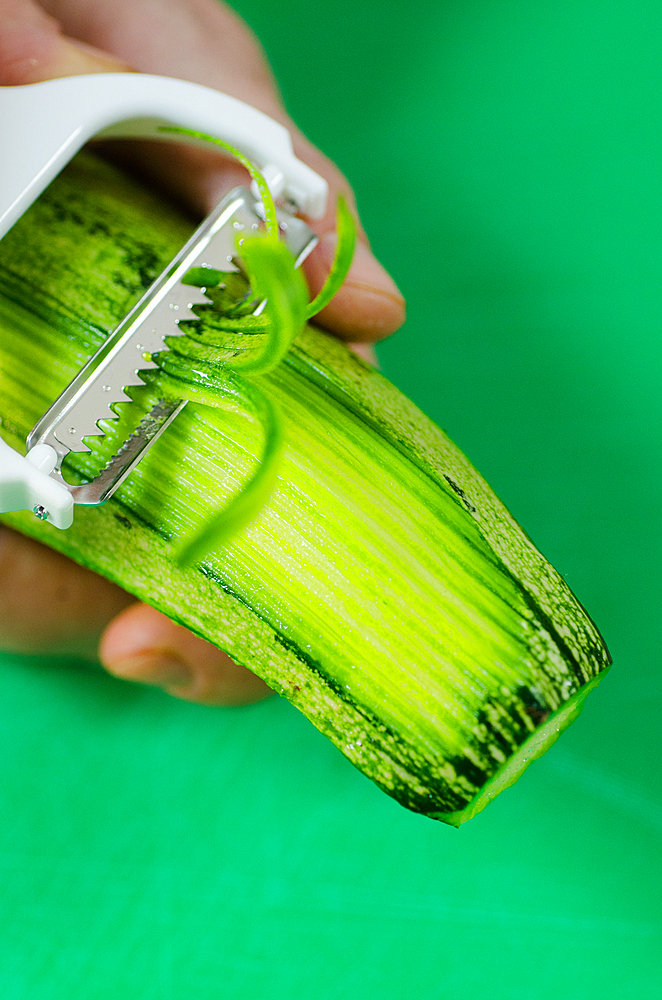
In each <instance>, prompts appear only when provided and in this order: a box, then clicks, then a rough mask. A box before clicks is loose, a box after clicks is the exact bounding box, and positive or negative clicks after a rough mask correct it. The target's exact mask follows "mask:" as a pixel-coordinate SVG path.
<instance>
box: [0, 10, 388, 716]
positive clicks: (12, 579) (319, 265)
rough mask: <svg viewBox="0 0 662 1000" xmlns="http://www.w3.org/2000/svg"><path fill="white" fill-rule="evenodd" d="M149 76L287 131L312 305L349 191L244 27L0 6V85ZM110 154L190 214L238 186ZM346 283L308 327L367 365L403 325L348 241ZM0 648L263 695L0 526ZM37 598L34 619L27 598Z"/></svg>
mask: <svg viewBox="0 0 662 1000" xmlns="http://www.w3.org/2000/svg"><path fill="white" fill-rule="evenodd" d="M130 70H137V71H139V72H147V73H155V74H160V75H163V76H175V77H179V78H181V79H186V80H191V81H193V82H195V83H201V84H204V85H205V86H208V87H213V88H216V89H218V90H220V91H223V92H224V93H227V94H231V95H232V96H234V97H237V98H239V99H240V100H243V101H245V102H246V103H248V104H252V105H253V106H254V107H256V108H259V109H260V110H261V111H264V112H265V113H266V114H268V115H270V116H271V117H272V118H275V119H276V120H278V121H280V122H281V123H282V124H284V125H285V126H286V127H287V128H288V129H289V131H290V133H291V135H292V139H293V144H294V150H295V153H296V155H297V156H298V157H299V158H300V159H301V160H303V161H304V162H306V163H308V164H309V165H310V166H311V167H313V169H314V170H316V171H317V172H318V173H319V174H321V175H322V176H323V177H325V178H326V180H327V181H328V183H329V209H328V212H327V214H326V216H325V217H324V218H323V219H321V220H318V221H315V222H312V223H310V224H311V226H312V228H314V229H315V230H316V231H317V232H318V233H319V235H320V243H319V244H318V246H317V247H316V248H315V250H314V251H313V253H312V254H311V255H310V257H309V258H308V260H307V261H306V263H305V265H304V268H305V273H306V278H307V280H308V283H309V285H310V290H311V295H314V294H316V292H317V291H318V290H319V288H320V287H321V286H322V284H323V282H324V279H325V277H326V275H327V273H328V270H329V267H330V264H331V261H332V259H333V254H334V250H335V232H334V222H335V203H336V200H337V196H338V194H340V193H343V194H344V195H345V197H346V198H347V200H348V202H349V203H350V205H353V204H354V201H353V197H352V193H351V189H350V187H349V185H348V182H347V181H346V179H345V178H344V177H343V176H342V174H341V173H340V172H339V171H338V169H337V168H336V167H335V166H334V165H333V164H332V163H331V162H330V161H329V160H328V159H326V157H324V156H323V154H322V153H320V152H319V150H317V149H316V148H315V147H314V146H313V145H312V144H311V143H310V142H308V140H307V139H306V138H305V137H304V136H303V135H302V134H301V133H300V132H299V130H298V129H297V128H296V126H295V125H294V124H293V123H292V121H291V120H290V119H289V118H288V115H287V113H286V111H285V109H284V108H283V105H282V102H281V100H280V97H279V94H278V91H277V88H276V84H275V82H274V80H273V77H272V75H271V73H270V70H269V68H268V66H267V64H266V61H265V58H264V55H263V53H262V51H261V49H260V47H259V44H258V43H257V41H256V40H255V38H254V37H253V36H252V35H251V33H250V31H249V30H248V28H247V27H246V26H245V25H244V24H243V22H242V21H241V20H240V19H239V18H238V17H237V15H236V14H234V12H233V11H231V10H230V9H229V8H227V7H225V6H223V5H222V4H219V3H217V2H216V0H115V2H114V3H113V4H107V5H105V4H99V3H97V2H95V0H40V3H39V4H37V3H36V2H34V0H0V85H20V84H27V83H36V82H39V81H41V80H48V79H54V78H56V77H63V76H74V75H79V74H85V73H99V72H101V73H108V72H126V71H130ZM160 153H161V149H160V144H158V143H132V144H128V143H127V144H123V146H122V156H123V157H125V158H126V160H127V161H129V162H130V163H131V164H132V165H133V166H134V167H136V168H137V169H139V170H140V171H141V172H143V173H144V174H146V175H148V176H151V177H153V178H154V179H155V180H157V181H158V182H159V183H160V184H161V185H163V186H165V187H167V188H169V189H170V190H171V191H173V192H174V193H176V194H177V195H178V196H179V197H180V198H182V199H184V200H185V201H186V202H187V203H188V204H189V206H191V207H192V208H193V209H194V210H196V211H197V212H198V213H199V214H200V215H201V216H202V215H204V214H206V213H207V212H209V211H210V210H211V208H212V207H213V206H214V205H215V204H216V203H217V202H218V201H219V200H220V198H221V197H222V196H223V195H224V194H225V193H226V192H227V191H229V190H230V189H231V188H232V187H234V186H235V185H236V184H238V183H244V182H245V179H246V175H245V174H244V172H243V170H242V168H241V167H239V166H238V165H237V164H236V163H234V162H232V161H230V160H228V159H226V158H224V157H222V156H220V155H219V154H217V153H216V152H215V151H213V152H206V151H203V150H198V149H193V148H191V147H186V146H176V147H169V150H168V155H167V156H162V155H160ZM359 232H360V239H359V241H358V243H357V251H356V253H355V258H354V262H353V264H352V268H351V270H350V273H349V275H348V279H347V281H346V282H345V285H344V286H343V288H342V289H341V290H340V292H339V293H338V294H337V296H336V297H335V299H334V300H333V301H332V302H331V303H330V304H329V305H328V306H327V307H326V309H324V310H323V311H322V312H321V313H320V314H319V315H318V316H317V317H316V322H319V323H320V325H322V326H324V327H326V328H327V329H328V330H329V331H330V332H332V333H334V334H336V335H337V336H339V337H342V338H343V339H345V340H348V341H350V342H352V346H353V347H354V349H355V350H358V351H359V352H360V353H362V354H363V355H364V357H368V358H369V357H370V351H371V348H370V344H371V342H372V341H375V340H379V339H381V338H382V337H384V336H388V335H389V334H391V333H393V332H394V331H395V330H396V329H398V327H399V326H400V325H401V324H402V322H403V320H404V302H403V299H402V296H401V295H400V293H399V292H398V289H397V287H396V286H395V284H394V283H393V281H392V279H391V278H390V277H389V275H388V274H387V273H386V271H384V269H383V268H382V267H381V265H380V264H379V263H378V262H377V260H376V259H375V258H374V257H373V255H372V254H371V252H370V250H369V248H368V245H367V242H366V239H365V235H364V234H363V232H362V231H361V230H360V231H359ZM0 580H1V581H2V583H1V584H0V644H1V645H2V646H3V648H5V649H6V650H13V651H17V652H24V653H61V654H71V655H77V656H83V657H87V658H90V659H97V658H98V659H100V660H101V663H102V664H103V666H105V667H106V669H107V670H109V671H110V672H111V673H113V674H115V675H116V676H119V677H122V678H124V679H126V680H132V681H137V682H141V683H146V684H154V685H156V686H159V687H162V688H164V689H165V690H166V691H168V692H169V693H171V694H174V695H176V696H178V697H181V698H185V699H187V700H192V701H198V702H201V703H205V704H225V705H228V704H240V703H244V702H250V701H254V700H257V699H259V698H261V697H264V696H265V695H266V694H268V693H269V689H268V688H267V687H266V685H264V684H263V682H262V681H261V680H259V678H257V677H256V676H255V675H254V674H252V673H251V672H250V671H248V670H246V669H245V668H243V667H238V666H237V665H235V664H234V663H233V662H232V661H231V660H230V659H229V657H227V656H226V655H225V654H224V653H222V652H221V651H220V650H218V649H216V647H214V646H212V645H210V644H209V643H207V642H205V641H204V640H202V639H200V638H199V637H197V636H194V635H193V634H192V633H190V632H188V631H187V630H186V629H184V628H182V627H181V626H179V625H175V624H174V623H173V622H171V621H170V620H169V619H168V618H166V617H165V616H164V615H162V614H160V613H159V612H157V611H156V610H155V609H154V608H151V607H149V606H147V605H144V604H137V603H135V601H134V599H133V598H132V597H131V596H130V595H129V594H126V593H125V592H124V591H122V590H120V589H119V588H118V587H115V586H114V585H113V584H111V583H109V582H108V581H107V580H104V579H103V578H101V577H98V576H95V575H94V574H92V573H90V572H89V571H88V570H84V569H82V568H81V567H79V566H77V565H75V564H74V563H72V562H70V561H69V560H67V559H65V558H64V557H63V556H61V555H59V554H58V553H56V552H53V551H51V550H49V549H47V548H45V547H44V546H42V545H39V544H38V543H36V542H33V541H30V540H29V539H26V538H24V537H22V536H20V535H18V534H16V533H15V532H12V531H9V530H8V529H3V528H0ZM35 593H39V602H38V607H37V606H36V605H35V602H34V600H33V598H34V594H35Z"/></svg>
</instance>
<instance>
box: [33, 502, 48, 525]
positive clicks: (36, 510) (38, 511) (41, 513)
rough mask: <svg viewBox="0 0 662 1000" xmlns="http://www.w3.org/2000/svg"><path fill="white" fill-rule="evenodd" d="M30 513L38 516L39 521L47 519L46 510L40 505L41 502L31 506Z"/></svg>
mask: <svg viewBox="0 0 662 1000" xmlns="http://www.w3.org/2000/svg"><path fill="white" fill-rule="evenodd" d="M32 513H33V514H35V516H36V517H38V518H39V520H40V521H46V520H47V519H48V511H47V510H46V508H45V507H42V506H41V504H38V505H37V506H36V507H33V508H32Z"/></svg>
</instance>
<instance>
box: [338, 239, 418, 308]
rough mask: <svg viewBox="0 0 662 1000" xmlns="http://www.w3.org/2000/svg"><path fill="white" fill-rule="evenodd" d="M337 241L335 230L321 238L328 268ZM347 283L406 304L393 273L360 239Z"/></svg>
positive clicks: (400, 303)
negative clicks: (392, 275)
mask: <svg viewBox="0 0 662 1000" xmlns="http://www.w3.org/2000/svg"><path fill="white" fill-rule="evenodd" d="M337 243H338V235H337V233H335V232H332V233H325V235H324V236H323V237H322V239H321V240H320V248H319V254H320V256H321V257H322V259H323V260H324V263H325V265H326V267H327V268H330V267H331V264H332V263H333V258H334V255H335V252H336V245H337ZM345 284H346V285H351V286H352V287H354V288H361V289H363V290H364V291H367V292H375V293H377V294H378V295H384V296H386V297H387V298H389V299H392V300H393V301H394V302H397V303H398V304H399V305H403V304H404V297H403V295H402V293H401V292H400V289H399V288H398V286H397V285H396V283H395V282H394V280H393V278H392V277H391V275H390V274H389V273H388V271H387V270H386V269H385V268H384V267H382V265H381V264H380V263H379V261H378V260H377V258H376V257H375V256H374V254H373V253H372V252H371V251H370V250H369V249H368V247H367V246H366V245H365V243H362V242H361V241H360V240H357V243H356V248H355V250H354V258H353V260H352V266H351V267H350V269H349V274H348V275H347V280H346V281H345Z"/></svg>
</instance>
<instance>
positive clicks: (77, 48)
mask: <svg viewBox="0 0 662 1000" xmlns="http://www.w3.org/2000/svg"><path fill="white" fill-rule="evenodd" d="M130 68H131V67H129V66H127V65H126V63H124V62H122V60H120V59H116V58H115V57H114V56H111V55H108V53H105V52H101V51H100V50H99V49H95V48H94V47H93V46H91V45H86V44H84V43H83V42H77V41H74V40H73V39H71V38H65V37H64V36H63V35H62V33H61V31H60V28H59V25H58V23H57V21H55V20H54V19H53V18H52V17H49V16H48V14H46V13H45V12H44V11H43V10H42V9H41V7H39V6H38V5H37V4H36V3H33V0H2V3H1V4H0V86H21V85H23V84H27V83H40V82H41V81H43V80H54V79H57V78H58V77H63V76H80V75H82V74H85V73H115V72H117V73H126V72H127V71H129V70H130Z"/></svg>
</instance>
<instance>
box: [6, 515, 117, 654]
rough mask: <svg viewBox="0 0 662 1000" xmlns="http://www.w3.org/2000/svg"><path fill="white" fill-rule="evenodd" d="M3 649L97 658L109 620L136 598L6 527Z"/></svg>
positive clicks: (16, 651)
mask: <svg viewBox="0 0 662 1000" xmlns="http://www.w3.org/2000/svg"><path fill="white" fill-rule="evenodd" d="M0 581H1V584H0V647H1V648H2V649H4V650H6V651H7V652H14V653H27V654H35V653H36V654H46V653H48V654H52V655H70V656H80V657H83V658H85V659H90V660H95V659H96V650H97V645H98V642H99V639H100V637H101V634H102V632H103V629H104V628H105V626H106V624H107V622H108V621H109V620H110V619H111V618H113V617H114V616H115V615H117V614H118V613H119V612H120V611H121V610H122V608H125V607H127V606H128V605H129V604H131V603H133V601H134V598H132V597H130V595H129V594H127V593H125V592H124V591H123V590H120V588H119V587H116V586H115V585H114V584H112V583H109V581H108V580H104V579H103V578H102V577H100V576H96V575H95V574H94V573H92V572H90V571H89V570H87V569H83V568H82V567H81V566H77V565H76V564H75V563H73V562H71V561H70V560H69V559H65V557H64V556H62V555H60V553H59V552H54V551H53V550H52V549H47V548H46V547H45V546H44V545H40V544H39V543H38V542H34V541H32V540H31V539H29V538H24V537H23V536H22V535H19V534H17V533H16V532H15V531H10V530H9V529H8V528H2V527H0Z"/></svg>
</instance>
